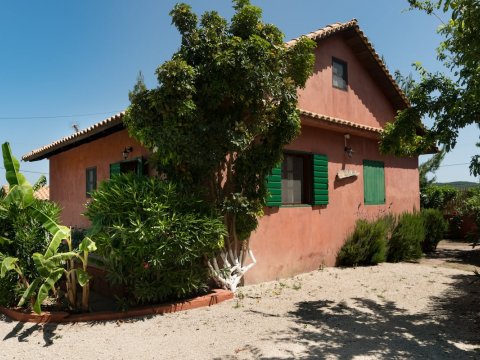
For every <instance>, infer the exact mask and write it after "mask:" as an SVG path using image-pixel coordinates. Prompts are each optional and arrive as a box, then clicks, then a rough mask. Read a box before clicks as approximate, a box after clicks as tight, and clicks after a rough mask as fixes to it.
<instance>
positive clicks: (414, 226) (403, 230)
mask: <svg viewBox="0 0 480 360" xmlns="http://www.w3.org/2000/svg"><path fill="white" fill-rule="evenodd" d="M424 239H425V228H424V224H423V219H422V216H421V215H420V213H413V214H411V213H403V214H402V215H400V217H399V219H398V223H397V226H396V227H395V229H394V230H393V233H392V236H391V238H390V241H389V242H388V252H387V260H388V261H390V262H399V261H404V260H416V259H419V258H421V257H422V243H423V241H424Z"/></svg>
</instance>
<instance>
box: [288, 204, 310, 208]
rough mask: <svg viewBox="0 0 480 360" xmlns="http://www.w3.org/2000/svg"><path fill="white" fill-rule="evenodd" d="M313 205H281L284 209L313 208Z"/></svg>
mask: <svg viewBox="0 0 480 360" xmlns="http://www.w3.org/2000/svg"><path fill="white" fill-rule="evenodd" d="M312 206H313V205H311V204H285V205H280V207H282V208H296V207H312Z"/></svg>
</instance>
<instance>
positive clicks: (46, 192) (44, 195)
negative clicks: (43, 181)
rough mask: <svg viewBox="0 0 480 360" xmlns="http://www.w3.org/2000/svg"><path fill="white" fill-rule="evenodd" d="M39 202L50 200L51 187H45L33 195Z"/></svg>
mask: <svg viewBox="0 0 480 360" xmlns="http://www.w3.org/2000/svg"><path fill="white" fill-rule="evenodd" d="M33 196H35V197H36V198H37V199H38V200H50V187H48V186H44V187H41V188H40V189H38V190H37V191H35V193H34V194H33Z"/></svg>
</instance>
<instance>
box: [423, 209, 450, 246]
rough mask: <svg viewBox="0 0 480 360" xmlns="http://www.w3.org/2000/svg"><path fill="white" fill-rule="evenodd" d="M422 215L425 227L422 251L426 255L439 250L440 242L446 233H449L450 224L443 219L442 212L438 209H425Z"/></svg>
mask: <svg viewBox="0 0 480 360" xmlns="http://www.w3.org/2000/svg"><path fill="white" fill-rule="evenodd" d="M421 215H422V219H423V224H424V227H425V239H424V241H423V243H422V250H423V252H425V253H429V252H433V251H435V249H436V248H437V245H438V242H439V241H440V240H442V238H443V235H444V233H445V231H447V229H448V223H447V221H446V220H445V219H444V218H443V214H442V212H441V211H440V210H437V209H423V210H422V211H421Z"/></svg>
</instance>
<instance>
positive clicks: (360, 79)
mask: <svg viewBox="0 0 480 360" xmlns="http://www.w3.org/2000/svg"><path fill="white" fill-rule="evenodd" d="M315 56H316V60H315V67H314V74H313V76H311V77H310V79H308V81H307V84H306V86H305V89H301V90H299V92H298V94H299V101H298V107H299V108H300V109H303V110H308V111H311V112H315V113H319V114H322V115H328V116H333V117H337V118H340V119H344V120H348V121H352V122H355V123H358V124H363V125H368V126H373V127H377V128H378V127H383V125H385V122H387V121H392V120H393V119H394V116H395V110H394V108H393V105H392V103H391V102H390V101H389V99H388V98H387V97H386V96H385V94H384V92H383V91H382V90H381V89H380V88H379V87H378V86H377V84H376V83H375V81H374V80H373V78H372V77H371V75H370V74H369V73H368V72H367V71H366V70H365V67H364V66H363V65H362V63H361V62H360V61H359V60H358V59H357V57H356V56H355V54H354V53H353V52H352V50H351V49H350V47H349V46H348V45H347V44H346V43H345V41H344V40H343V39H342V38H341V37H339V36H336V37H331V38H327V39H325V40H323V41H321V42H320V45H319V46H318V47H317V48H316V49H315ZM332 57H336V58H338V59H340V60H343V61H345V62H346V63H347V68H348V91H344V90H340V89H337V88H334V87H333V86H332Z"/></svg>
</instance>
